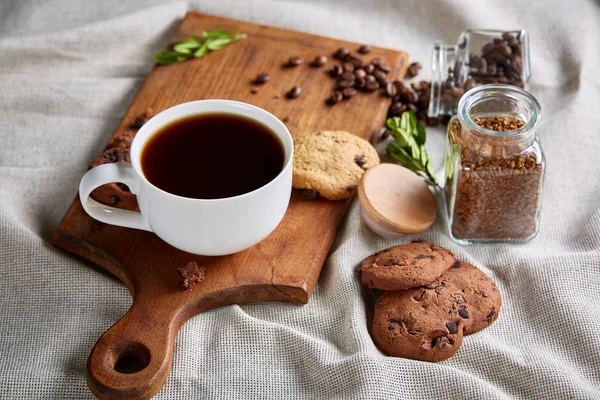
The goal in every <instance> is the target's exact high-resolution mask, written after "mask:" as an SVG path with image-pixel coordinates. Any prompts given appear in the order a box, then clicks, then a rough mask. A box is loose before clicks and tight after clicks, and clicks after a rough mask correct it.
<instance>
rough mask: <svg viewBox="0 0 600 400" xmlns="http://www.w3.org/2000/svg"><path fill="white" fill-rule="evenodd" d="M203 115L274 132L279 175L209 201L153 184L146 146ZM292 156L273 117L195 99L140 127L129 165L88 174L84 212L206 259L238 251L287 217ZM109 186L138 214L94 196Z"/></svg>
mask: <svg viewBox="0 0 600 400" xmlns="http://www.w3.org/2000/svg"><path fill="white" fill-rule="evenodd" d="M205 113H227V114H234V115H240V116H244V117H246V118H250V119H252V120H255V121H257V122H260V123H261V124H263V125H265V126H266V127H267V128H269V129H270V130H271V131H272V132H273V133H275V134H276V135H277V137H278V138H279V140H280V141H281V143H282V144H283V149H284V152H285V160H284V165H283V169H282V170H281V172H280V173H279V175H277V176H276V177H275V178H274V179H273V180H272V181H270V182H269V183H267V184H266V185H264V186H262V187H260V188H258V189H256V190H253V191H251V192H248V193H245V194H242V195H239V196H234V197H227V198H222V199H210V200H204V199H192V198H187V197H181V196H177V195H174V194H171V193H168V192H165V191H164V190H161V189H159V188H158V187H156V186H154V185H153V184H152V183H150V182H149V181H148V180H147V179H146V177H144V173H143V172H142V168H141V163H140V156H141V153H142V149H143V147H144V144H145V143H146V142H147V141H148V139H149V138H150V137H152V135H154V134H155V133H156V132H157V131H159V130H160V128H162V127H163V126H165V125H167V124H169V123H171V122H173V121H176V120H179V119H181V118H185V117H188V116H192V115H198V114H205ZM293 153H294V145H293V141H292V136H291V135H290V132H289V131H288V129H287V128H286V126H285V125H284V124H283V123H282V122H281V121H280V120H279V119H277V117H275V116H274V115H273V114H271V113H269V112H267V111H265V110H263V109H261V108H258V107H255V106H253V105H250V104H246V103H241V102H238V101H231V100H199V101H192V102H189V103H183V104H179V105H177V106H174V107H171V108H169V109H166V110H164V111H163V112H161V113H159V114H157V115H156V116H154V117H153V118H152V119H150V120H149V121H148V122H146V123H145V124H144V125H143V126H142V128H141V129H140V130H139V131H138V132H137V134H136V136H135V138H134V139H133V142H132V144H131V151H130V156H131V164H104V165H100V166H98V167H96V168H93V169H92V170H90V171H88V173H86V174H85V175H84V177H83V178H82V179H81V183H80V185H79V198H80V199H81V203H82V205H83V208H84V209H85V211H86V212H87V213H88V214H89V215H90V216H91V217H93V218H95V219H97V220H98V221H102V222H105V223H107V224H112V225H118V226H124V227H128V228H135V229H143V230H146V231H151V232H154V233H155V234H156V235H157V236H159V237H160V238H161V239H163V240H164V241H165V242H167V243H169V244H170V245H172V246H173V247H176V248H178V249H180V250H183V251H186V252H189V253H193V254H200V255H208V256H216V255H225V254H231V253H236V252H238V251H241V250H244V249H247V248H248V247H251V246H253V245H254V244H256V243H258V242H260V241H261V240H263V239H264V238H265V237H267V236H268V235H269V234H270V233H271V232H273V230H274V229H275V228H276V227H277V225H279V223H280V222H281V220H282V219H283V216H284V214H285V212H286V210H287V207H288V204H289V200H290V195H291V190H292V158H293ZM207 173H210V171H208V172H207ZM111 182H121V183H124V184H126V185H127V186H129V189H130V190H131V192H132V193H133V194H135V195H136V196H137V201H138V205H139V208H140V212H134V211H127V210H121V209H118V208H114V207H110V206H106V205H104V204H101V203H99V202H97V201H95V200H94V199H92V198H91V197H90V193H92V191H93V190H94V189H96V188H97V187H99V186H101V185H104V184H106V183H111Z"/></svg>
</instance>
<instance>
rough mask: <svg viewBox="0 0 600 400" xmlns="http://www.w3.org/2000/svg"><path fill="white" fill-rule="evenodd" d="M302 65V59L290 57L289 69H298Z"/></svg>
mask: <svg viewBox="0 0 600 400" xmlns="http://www.w3.org/2000/svg"><path fill="white" fill-rule="evenodd" d="M300 64H302V59H301V58H300V57H290V58H289V59H288V62H287V65H288V67H297V66H298V65H300Z"/></svg>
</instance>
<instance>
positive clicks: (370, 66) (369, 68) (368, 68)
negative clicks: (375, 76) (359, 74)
mask: <svg viewBox="0 0 600 400" xmlns="http://www.w3.org/2000/svg"><path fill="white" fill-rule="evenodd" d="M363 69H364V70H365V72H366V73H367V74H372V73H373V72H375V66H374V65H373V64H367V65H365V66H364V68H363Z"/></svg>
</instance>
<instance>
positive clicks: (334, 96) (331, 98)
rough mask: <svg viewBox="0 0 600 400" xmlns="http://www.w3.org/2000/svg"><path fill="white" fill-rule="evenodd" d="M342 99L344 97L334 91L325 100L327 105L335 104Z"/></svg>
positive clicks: (337, 91)
mask: <svg viewBox="0 0 600 400" xmlns="http://www.w3.org/2000/svg"><path fill="white" fill-rule="evenodd" d="M343 99H344V95H343V94H342V92H340V91H339V90H334V91H333V93H331V96H329V98H328V99H327V103H328V104H337V103H339V102H340V101H342V100H343Z"/></svg>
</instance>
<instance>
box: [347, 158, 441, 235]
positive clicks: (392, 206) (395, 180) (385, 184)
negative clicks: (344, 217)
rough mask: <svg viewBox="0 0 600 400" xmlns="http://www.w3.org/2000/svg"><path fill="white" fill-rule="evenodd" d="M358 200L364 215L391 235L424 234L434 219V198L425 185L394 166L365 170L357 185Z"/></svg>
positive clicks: (410, 173) (415, 175)
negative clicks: (393, 233)
mask: <svg viewBox="0 0 600 400" xmlns="http://www.w3.org/2000/svg"><path fill="white" fill-rule="evenodd" d="M358 198H359V200H360V204H361V206H362V207H363V209H364V211H365V212H366V213H367V215H368V216H369V217H371V219H372V220H373V221H374V222H375V223H376V224H378V225H379V226H381V227H382V228H384V229H386V230H388V231H391V232H395V233H401V234H412V233H419V232H423V231H425V230H426V229H427V228H429V227H430V226H431V224H433V221H434V220H435V214H436V206H435V197H434V196H433V194H432V193H431V191H430V190H429V187H428V186H427V184H426V183H425V182H424V181H423V179H422V178H421V177H419V176H418V175H417V174H415V173H414V172H412V171H410V170H408V169H406V168H404V167H401V166H400V165H397V164H379V165H377V166H375V167H373V168H370V169H369V170H367V172H365V174H364V175H363V176H362V179H361V181H360V184H359V185H358Z"/></svg>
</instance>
